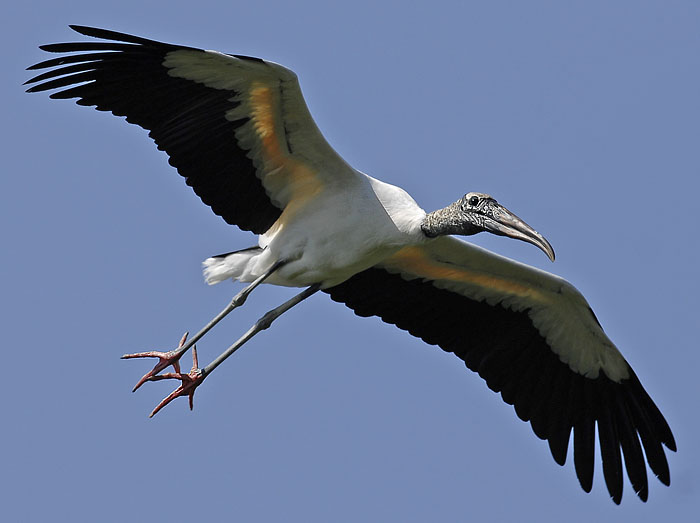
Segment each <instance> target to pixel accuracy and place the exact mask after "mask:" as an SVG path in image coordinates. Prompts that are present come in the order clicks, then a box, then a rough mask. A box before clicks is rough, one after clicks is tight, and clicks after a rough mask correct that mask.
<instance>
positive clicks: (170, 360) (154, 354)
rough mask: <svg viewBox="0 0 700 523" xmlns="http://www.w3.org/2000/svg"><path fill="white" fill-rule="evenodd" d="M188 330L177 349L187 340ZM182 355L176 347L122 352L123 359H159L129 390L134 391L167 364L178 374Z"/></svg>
mask: <svg viewBox="0 0 700 523" xmlns="http://www.w3.org/2000/svg"><path fill="white" fill-rule="evenodd" d="M188 334H189V332H186V333H185V334H184V335H183V336H182V339H181V340H180V343H179V344H178V346H177V348H178V349H179V348H180V347H182V346H183V345H184V344H185V341H186V340H187V335H188ZM181 356H182V353H180V354H178V353H177V349H176V350H171V351H168V352H160V351H149V352H137V353H135V354H124V355H123V356H122V359H123V360H128V359H131V358H158V359H159V360H160V361H159V362H158V363H156V365H155V367H153V369H152V370H151V371H150V372H147V373H146V374H144V376H143V378H141V379H140V380H139V382H138V383H137V384H136V386H135V387H134V388H133V389H132V390H131V392H136V390H137V389H138V388H139V387H140V386H141V385H143V384H144V383H146V382H147V381H148V380H149V379H151V378H152V377H154V376H155V375H156V374H158V373H159V372H160V371H162V370H163V369H164V368H166V367H167V366H168V365H172V366H173V369H175V372H176V373H177V374H180V361H179V360H180V357H181Z"/></svg>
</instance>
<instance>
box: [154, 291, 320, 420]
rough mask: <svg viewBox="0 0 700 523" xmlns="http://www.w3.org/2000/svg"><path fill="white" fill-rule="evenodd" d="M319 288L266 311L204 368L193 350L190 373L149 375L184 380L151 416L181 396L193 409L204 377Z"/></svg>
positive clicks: (155, 377)
mask: <svg viewBox="0 0 700 523" xmlns="http://www.w3.org/2000/svg"><path fill="white" fill-rule="evenodd" d="M319 288H320V285H318V284H315V285H312V286H311V287H309V288H307V289H305V290H303V291H302V292H300V293H299V294H297V295H296V296H294V297H293V298H291V299H289V300H287V301H286V302H284V303H283V304H282V305H280V306H279V307H276V308H274V309H272V310H271V311H268V312H267V313H265V314H264V315H263V316H262V317H261V318H260V319H259V320H258V321H256V322H255V324H254V325H253V326H252V327H251V328H250V329H248V332H246V333H245V334H244V335H243V336H241V337H240V338H239V339H238V340H237V341H236V342H235V343H234V344H233V345H231V346H230V347H229V348H228V349H226V350H225V351H224V352H222V353H221V354H220V355H219V357H218V358H216V359H215V360H214V361H212V362H211V363H210V364H209V365H207V366H206V367H204V368H203V369H200V368H199V367H198V363H197V353H196V352H194V351H193V354H192V359H193V362H194V365H193V367H192V370H191V371H190V372H189V374H181V373H179V372H177V373H167V374H163V375H160V376H149V377H148V378H146V380H148V381H157V380H161V379H179V380H181V381H182V383H181V384H180V386H179V387H178V388H177V389H175V390H174V391H173V392H171V393H170V394H169V395H168V396H167V397H166V398H165V399H163V401H161V402H160V403H159V404H158V406H157V407H156V408H155V409H153V412H151V414H150V416H149V417H153V416H154V415H155V414H156V413H157V412H158V411H159V410H160V409H162V408H163V407H165V406H166V405H167V404H168V403H170V402H171V401H172V400H174V399H175V398H177V397H179V396H189V398H190V409H192V405H193V400H194V391H195V389H196V388H197V387H198V386H199V385H200V384H201V383H202V382H203V381H204V378H206V377H207V376H208V375H209V374H211V373H212V372H213V370H214V369H215V368H216V367H218V366H219V365H221V364H222V363H223V361H224V360H225V359H226V358H228V357H229V356H230V355H231V354H233V353H234V352H236V351H237V350H238V349H239V348H240V347H241V346H242V345H243V344H244V343H246V342H247V341H248V340H249V339H250V338H252V337H253V336H255V335H256V334H257V333H258V332H260V331H262V330H265V329H267V328H268V327H269V326H270V325H272V322H273V321H275V320H276V319H277V318H278V317H280V316H281V315H282V314H284V313H285V312H287V311H288V310H289V309H291V308H292V307H294V306H295V305H296V304H298V303H300V302H302V301H304V300H305V299H306V298H308V297H309V296H311V295H312V294H314V293H315V292H316V291H318V289H319Z"/></svg>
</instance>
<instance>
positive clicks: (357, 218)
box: [205, 177, 426, 288]
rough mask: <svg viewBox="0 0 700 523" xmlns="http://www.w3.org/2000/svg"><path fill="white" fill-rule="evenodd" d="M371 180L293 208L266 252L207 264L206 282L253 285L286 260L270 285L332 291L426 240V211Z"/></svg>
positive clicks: (266, 241)
mask: <svg viewBox="0 0 700 523" xmlns="http://www.w3.org/2000/svg"><path fill="white" fill-rule="evenodd" d="M368 181H369V183H367V184H365V185H361V186H359V187H358V188H355V190H353V191H345V192H342V193H333V192H331V191H328V192H327V193H325V194H324V193H321V194H320V195H317V196H316V197H314V198H313V200H311V201H308V202H305V204H304V205H302V206H299V207H298V208H294V207H291V206H289V207H288V208H286V209H285V211H284V212H283V213H282V216H280V219H279V220H278V222H277V223H276V224H275V225H273V227H271V228H270V230H269V231H268V232H267V233H265V234H263V235H262V236H260V241H259V245H260V247H261V248H262V250H258V251H244V252H241V253H234V254H231V255H229V256H228V257H226V258H210V259H208V260H206V261H205V267H206V269H205V276H206V277H207V281H208V282H209V283H217V282H218V281H222V280H223V279H228V278H233V279H235V280H239V281H242V282H250V281H252V280H254V279H255V278H257V277H259V276H261V275H262V274H264V273H265V271H267V270H268V269H269V268H270V267H272V266H273V265H274V264H275V263H276V262H278V261H279V260H286V261H287V263H286V264H285V265H283V266H282V267H281V268H280V269H278V270H277V271H276V272H275V273H274V274H273V275H271V276H270V277H269V278H268V279H267V280H266V283H271V284H274V285H283V286H290V287H305V286H309V285H313V284H316V283H319V284H321V286H322V287H323V288H327V287H332V286H334V285H337V284H339V283H342V282H343V281H345V280H347V279H348V278H350V277H351V276H353V275H354V274H356V273H358V272H361V271H363V270H365V269H367V268H369V267H372V266H373V265H375V264H377V263H379V262H380V261H382V260H383V259H385V258H386V257H388V256H391V255H392V254H393V253H395V252H396V251H398V250H399V249H401V248H402V247H405V246H407V245H415V244H417V243H422V242H425V241H426V238H425V236H424V235H423V234H422V232H421V231H420V223H421V222H422V219H423V217H424V216H425V212H424V211H423V210H422V209H420V207H418V205H417V204H416V203H415V202H414V201H413V199H412V198H411V197H410V196H408V194H406V193H405V192H404V191H403V190H401V189H398V188H396V187H393V186H391V185H388V184H384V183H382V182H377V181H376V180H373V179H371V178H369V177H368ZM211 275H214V276H213V277H212V276H211Z"/></svg>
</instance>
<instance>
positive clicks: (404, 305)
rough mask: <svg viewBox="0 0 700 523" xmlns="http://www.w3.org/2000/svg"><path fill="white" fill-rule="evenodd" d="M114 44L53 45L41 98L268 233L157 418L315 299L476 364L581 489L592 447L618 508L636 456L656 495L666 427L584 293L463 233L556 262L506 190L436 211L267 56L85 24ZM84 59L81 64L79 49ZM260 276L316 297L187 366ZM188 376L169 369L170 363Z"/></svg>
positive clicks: (642, 492)
mask: <svg viewBox="0 0 700 523" xmlns="http://www.w3.org/2000/svg"><path fill="white" fill-rule="evenodd" d="M72 27H73V29H75V30H76V31H78V32H80V33H82V34H85V35H87V36H92V37H98V38H102V39H104V40H106V41H105V42H77V43H66V44H51V45H47V46H42V49H44V50H46V51H49V52H56V53H62V54H61V55H60V56H59V57H58V58H54V59H50V60H46V61H44V62H41V63H39V64H36V65H34V66H32V67H31V68H30V69H48V71H47V72H45V73H43V74H40V75H38V76H36V77H35V78H33V79H31V80H30V81H29V82H28V83H35V84H36V85H35V86H34V87H31V88H30V89H28V90H29V91H30V92H33V91H45V90H49V89H58V90H57V91H56V92H54V93H53V94H52V95H51V97H52V98H77V99H78V100H77V103H78V104H81V105H88V106H95V107H96V108H97V109H99V110H106V111H111V112H112V113H114V114H115V115H118V116H126V119H127V121H129V122H131V123H135V124H138V125H140V126H142V127H144V128H146V129H148V130H149V131H150V132H149V136H151V137H152V138H153V139H154V140H155V142H156V144H157V145H158V148H159V149H161V150H164V151H165V152H166V153H167V154H168V155H169V157H170V163H171V165H173V166H174V167H175V168H176V169H177V170H178V172H179V173H180V174H181V175H182V176H183V177H184V178H185V179H186V183H187V184H188V185H189V186H191V187H192V188H193V190H194V191H195V193H196V194H197V195H198V196H199V197H200V198H201V199H202V201H203V202H204V203H205V204H207V205H209V206H210V207H211V208H212V210H213V211H214V212H215V213H216V214H217V215H219V216H221V217H222V218H223V219H224V220H226V222H228V223H230V224H232V225H237V226H238V227H240V228H241V229H243V230H247V231H252V232H253V233H256V234H258V245H257V246H256V247H252V248H248V249H243V250H240V251H236V252H232V253H228V254H224V255H219V256H215V257H212V258H209V259H207V260H206V261H205V263H204V265H205V278H206V280H207V282H209V283H217V282H220V281H223V280H227V279H234V280H238V281H241V282H245V283H249V285H248V286H247V287H245V288H244V289H243V290H242V291H240V292H239V293H238V294H237V295H236V297H234V299H233V300H232V302H231V304H230V305H229V306H228V307H226V308H225V309H224V310H223V311H222V312H221V313H220V314H219V315H217V316H216V317H215V318H214V319H213V320H212V321H211V322H210V323H209V324H207V325H206V326H205V327H204V328H203V329H202V330H201V331H200V332H199V333H197V334H196V335H195V336H194V337H193V338H192V339H191V340H190V341H189V342H187V343H185V339H184V338H183V341H182V342H181V344H180V346H179V347H178V348H177V349H175V350H173V351H170V352H167V353H162V352H150V353H140V354H137V355H127V357H142V356H155V357H158V358H160V362H159V363H158V364H157V365H156V366H155V367H154V369H153V370H152V371H151V372H149V373H147V374H146V375H145V376H144V377H143V378H142V379H141V381H140V382H139V383H138V384H137V386H136V388H138V387H139V386H140V385H141V384H142V383H144V382H145V381H149V380H156V379H162V378H176V379H179V380H181V381H182V385H181V386H180V387H179V388H178V389H176V391H174V392H173V394H171V395H170V396H169V397H168V398H166V399H165V400H164V401H163V402H161V404H160V405H159V406H158V407H157V408H156V409H155V410H154V413H155V412H157V411H158V410H159V409H160V408H161V407H162V406H163V405H165V404H167V403H168V402H169V401H170V400H172V399H173V398H175V397H177V396H179V395H189V396H190V401H191V400H192V394H193V393H194V389H195V388H196V387H197V386H198V385H199V384H200V383H201V382H202V381H203V380H204V378H205V377H206V376H207V375H208V374H209V373H211V372H212V371H213V370H214V369H215V368H216V367H217V366H218V365H219V364H220V363H221V362H222V361H224V360H225V359H226V358H227V357H228V356H229V355H230V354H232V353H233V352H234V351H235V350H237V349H238V347H240V346H241V345H242V344H244V343H245V342H247V341H248V340H249V339H250V338H251V337H252V336H253V335H255V334H256V333H257V332H259V331H260V330H263V329H265V328H267V327H269V326H270V324H271V323H272V321H273V320H274V319H275V318H276V317H278V316H279V315H280V314H282V313H283V312H285V311H286V310H288V309H289V308H291V307H292V306H294V305H296V304H297V303H299V302H301V301H302V300H304V299H305V298H307V297H308V296H311V295H312V294H314V293H315V292H316V291H318V290H322V291H324V292H325V293H327V294H329V295H330V297H331V298H332V299H333V300H334V301H338V302H341V303H344V304H346V305H347V306H348V307H350V308H351V309H352V310H353V311H355V313H356V314H358V315H360V316H379V317H380V318H382V319H383V320H384V321H385V322H387V323H392V324H395V325H396V326H398V327H399V328H401V329H403V330H406V331H408V332H409V333H410V334H412V335H414V336H417V337H419V338H421V339H423V340H424V341H425V342H427V343H430V344H435V345H438V346H440V347H441V348H442V349H443V350H445V351H448V352H453V353H454V354H456V355H457V356H458V357H459V358H461V359H462V360H463V361H464V362H465V364H466V365H467V367H468V368H470V369H471V370H473V371H475V372H477V373H478V374H479V375H480V376H481V377H482V378H484V379H485V380H486V382H487V384H488V386H489V387H490V388H491V389H492V390H494V391H496V392H500V393H501V395H502V397H503V399H504V401H506V402H507V403H509V404H511V405H514V407H515V410H516V413H517V414H518V416H519V417H520V418H521V419H523V420H525V421H529V422H530V423H531V425H532V428H533V430H534V432H535V434H536V435H537V436H538V437H540V438H541V439H546V440H547V441H548V443H549V447H550V450H551V453H552V456H553V457H554V459H555V461H556V462H557V463H559V464H561V465H563V464H564V462H565V461H566V458H567V451H568V448H569V442H570V440H571V438H572V435H573V444H572V447H573V453H572V454H573V461H574V464H575V468H576V473H577V476H578V478H579V481H580V483H581V486H582V487H583V489H584V490H586V491H590V489H591V487H592V482H593V470H594V466H593V465H594V458H595V436H596V432H597V434H598V441H599V445H600V453H601V456H602V463H603V474H604V476H605V482H606V484H607V487H608V491H609V492H610V494H611V496H612V498H613V500H614V501H615V502H616V503H619V502H620V499H621V497H622V485H623V475H622V463H623V461H624V465H625V469H626V470H627V475H628V477H629V478H630V481H631V483H632V486H633V488H634V490H635V491H636V492H637V494H638V495H639V497H640V498H641V499H642V500H646V498H647V495H648V482H647V468H646V464H645V458H646V462H647V463H648V464H649V467H650V468H651V470H652V472H653V473H654V474H656V475H657V476H658V478H659V479H660V480H661V481H662V482H663V483H664V484H667V485H668V484H669V482H670V474H669V469H668V463H667V460H666V455H665V452H664V449H663V447H664V446H665V447H666V448H668V449H671V450H675V441H674V439H673V435H672V433H671V430H670V428H669V427H668V424H667V423H666V420H665V419H664V417H663V415H662V414H661V412H660V411H659V409H658V408H657V407H656V405H655V404H654V402H653V401H652V399H651V398H650V397H649V395H648V394H647V393H646V391H645V390H644V388H643V387H642V385H641V383H640V382H639V379H638V378H637V376H636V375H635V373H634V372H633V371H632V369H631V367H630V366H629V364H628V363H627V361H626V360H625V359H624V357H623V356H622V354H621V353H620V352H619V351H618V349H617V348H616V347H615V345H614V344H613V343H612V342H611V341H610V339H609V338H608V337H607V336H606V334H605V333H604V332H603V328H602V327H601V325H600V323H599V322H598V320H597V318H596V317H595V315H594V314H593V311H592V310H591V308H590V306H589V305H588V303H587V302H586V300H585V299H584V297H583V296H582V295H581V294H580V293H579V292H578V291H577V290H576V289H575V288H574V287H573V286H572V285H571V284H569V283H568V282H566V281H565V280H563V279H561V278H559V277H557V276H554V275H552V274H549V273H547V272H544V271H541V270H538V269H535V268H533V267H529V266H526V265H523V264H521V263H518V262H516V261H513V260H510V259H507V258H504V257H502V256H499V255H496V254H493V253H491V252H489V251H486V250H484V249H481V248H479V247H475V246H473V245H471V244H469V243H467V242H465V241H463V240H461V239H458V238H454V237H453V236H451V235H454V234H458V235H472V234H476V233H478V232H480V231H488V232H491V233H494V234H497V235H503V236H508V237H511V238H515V239H519V240H523V241H526V242H529V243H531V244H533V245H535V246H537V247H538V248H540V249H541V250H542V251H544V252H545V253H546V254H547V256H548V257H549V258H550V259H551V260H552V261H554V251H553V250H552V248H551V246H550V245H549V243H548V242H547V240H545V239H544V238H543V237H542V236H541V235H540V234H539V233H537V232H536V231H535V230H534V229H532V228H531V227H530V226H528V225H527V224H526V223H525V222H523V221H522V220H520V219H519V218H518V217H517V216H516V215H514V214H513V213H511V212H510V211H508V209H506V208H505V207H503V206H502V205H500V204H498V202H496V200H495V199H493V198H492V197H491V196H489V195H487V194H483V193H475V192H470V193H467V194H466V195H464V196H463V197H462V198H460V199H459V200H457V201H456V202H454V203H452V204H450V205H449V206H447V207H445V208H444V209H439V210H436V211H433V212H430V213H426V212H425V211H424V210H423V209H421V208H420V207H419V205H418V204H417V203H416V202H415V201H414V199H413V198H412V197H411V196H409V195H408V194H407V193H406V192H405V191H404V190H402V189H400V188H398V187H395V186H392V185H389V184H387V183H384V182H382V181H379V180H377V179H375V178H372V177H370V176H367V175H365V174H363V173H361V172H359V171H357V170H355V169H353V168H352V167H351V166H350V165H348V164H347V163H346V162H345V161H344V160H343V159H342V158H341V157H340V156H339V155H338V154H337V153H336V152H335V151H334V150H333V149H332V148H331V147H330V145H329V144H328V143H327V142H326V140H325V139H324V138H323V135H322V134H321V132H320V131H319V129H318V128H317V127H316V124H315V123H314V121H313V119H312V118H311V115H310V114H309V111H308V109H307V107H306V103H305V102H304V99H303V97H302V95H301V89H300V87H299V83H298V81H297V78H296V75H295V74H294V73H293V72H291V71H290V70H288V69H286V68H284V67H282V66H280V65H277V64H274V63H271V62H266V61H264V60H260V59H257V58H251V57H246V56H239V55H227V54H222V53H218V52H215V51H204V50H201V49H195V48H191V47H185V46H176V45H171V44H165V43H162V42H157V41H153V40H147V39H144V38H140V37H136V36H131V35H127V34H123V33H116V32H113V31H107V30H103V29H95V28H89V27H81V26H72ZM70 53H77V54H70ZM261 283H269V284H274V285H283V286H291V287H307V289H306V290H304V291H302V292H301V293H300V294H298V295H297V296H296V297H294V298H292V299H291V300H288V301H287V302H285V303H284V304H282V305H280V306H279V307H277V308H275V309H273V310H272V311H270V312H269V313H268V314H266V315H265V316H263V317H262V318H261V319H260V320H259V321H258V322H257V323H256V324H255V325H254V326H253V327H252V328H251V329H250V330H249V331H248V332H247V333H246V334H245V335H244V336H242V337H241V338H240V339H239V340H238V341H237V342H236V343H234V344H233V345H232V346H231V347H229V349H228V350H227V351H225V352H224V353H222V354H221V355H220V356H219V357H218V358H216V359H215V360H214V361H213V362H212V363H210V364H209V365H207V366H206V367H205V368H203V369H199V368H198V366H197V364H196V356H195V367H194V368H193V370H192V371H191V372H190V373H189V374H183V373H181V372H180V370H179V364H178V359H179V358H180V356H181V355H182V354H183V353H184V352H185V351H186V350H188V349H189V348H191V347H192V346H193V344H194V343H195V342H196V341H197V340H199V339H200V338H201V337H202V336H204V334H206V332H208V331H209V329H211V328H212V327H213V326H214V325H216V324H217V323H218V322H219V321H220V320H221V319H222V318H223V317H224V316H226V315H227V314H228V313H229V312H231V310H233V309H235V308H236V307H239V306H241V305H242V304H243V303H244V302H245V300H246V298H247V296H248V294H249V293H250V292H252V290H253V289H255V287H256V286H257V285H259V284H261ZM171 364H172V365H173V366H174V367H175V370H176V372H175V373H170V374H158V373H159V372H160V371H162V370H163V369H164V368H166V367H167V366H168V365H171Z"/></svg>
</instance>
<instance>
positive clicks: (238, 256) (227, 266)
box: [202, 246, 262, 285]
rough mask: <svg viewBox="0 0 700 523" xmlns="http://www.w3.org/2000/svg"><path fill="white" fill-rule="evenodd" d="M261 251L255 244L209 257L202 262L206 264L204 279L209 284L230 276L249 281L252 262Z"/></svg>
mask: <svg viewBox="0 0 700 523" xmlns="http://www.w3.org/2000/svg"><path fill="white" fill-rule="evenodd" d="M261 252H262V249H261V248H260V247H257V246H255V247H249V248H247V249H243V250H240V251H234V252H227V253H226V254H218V255H216V256H212V257H211V258H207V259H206V260H204V261H203V262H202V265H203V266H204V280H205V281H206V282H207V283H208V284H209V285H214V284H215V283H219V282H221V281H224V280H228V279H229V278H231V279H234V280H239V281H248V280H249V279H250V278H248V277H247V273H248V272H250V266H251V263H250V262H251V260H252V259H253V258H254V257H256V256H257V255H259V254H260V253H261Z"/></svg>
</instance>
